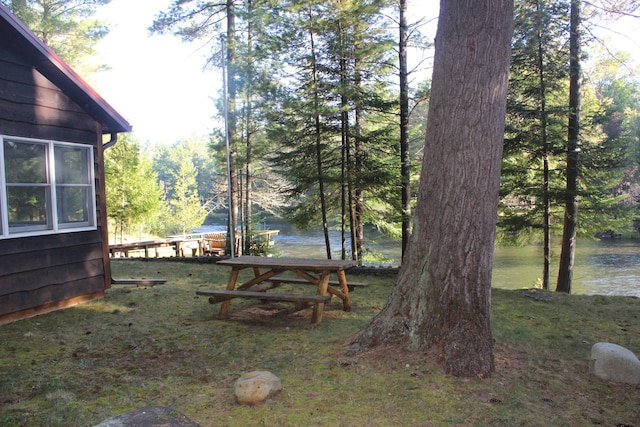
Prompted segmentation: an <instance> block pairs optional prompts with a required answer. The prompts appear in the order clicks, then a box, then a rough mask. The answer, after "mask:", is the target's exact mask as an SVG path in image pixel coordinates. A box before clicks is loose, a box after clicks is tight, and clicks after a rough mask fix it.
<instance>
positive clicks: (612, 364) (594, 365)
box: [589, 342, 640, 384]
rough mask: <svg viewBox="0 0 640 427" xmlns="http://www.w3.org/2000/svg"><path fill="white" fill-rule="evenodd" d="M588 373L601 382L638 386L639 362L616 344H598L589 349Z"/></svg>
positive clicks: (639, 380) (630, 352) (639, 382)
mask: <svg viewBox="0 0 640 427" xmlns="http://www.w3.org/2000/svg"><path fill="white" fill-rule="evenodd" d="M589 372H590V373H592V374H593V375H595V376H597V377H598V378H601V379H603V380H608V381H614V382H620V383H627V384H640V360H638V357H637V356H636V355H635V354H633V352H632V351H631V350H628V349H626V348H624V347H622V346H619V345H617V344H611V343H607V342H599V343H596V344H594V345H593V347H591V358H590V360H589Z"/></svg>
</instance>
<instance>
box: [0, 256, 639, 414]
mask: <svg viewBox="0 0 640 427" xmlns="http://www.w3.org/2000/svg"><path fill="white" fill-rule="evenodd" d="M113 272H114V276H115V277H116V278H123V279H124V278H165V279H167V280H168V281H167V283H166V284H164V285H157V286H153V287H149V286H147V287H135V286H120V285H118V286H114V287H113V288H112V289H110V290H109V291H108V292H107V296H106V297H105V298H104V299H102V300H98V301H93V302H89V303H86V304H82V305H80V306H77V307H73V308H70V309H66V310H62V311H57V312H53V313H49V314H46V315H42V316H38V317H34V318H31V319H26V320H23V321H19V322H15V323H11V324H7V325H4V326H0V425H2V426H7V427H9V426H38V427H41V426H83V427H85V426H90V425H94V424H98V423H99V422H101V421H103V420H105V419H107V418H109V417H111V416H114V415H117V414H120V413H123V412H126V411H129V410H132V409H136V408H139V407H142V406H146V405H161V406H170V407H172V408H174V409H177V410H179V411H181V412H183V413H184V414H186V415H187V416H188V417H190V418H191V419H192V420H194V421H195V422H198V423H199V424H200V425H202V426H203V427H205V426H261V425H264V426H516V425H519V426H550V425H553V426H588V425H604V426H616V425H635V426H640V406H639V405H638V402H640V387H638V386H629V385H623V384H615V383H609V382H605V381H601V380H599V379H597V378H595V377H593V376H591V375H590V374H589V373H588V360H587V359H588V355H589V351H590V348H591V346H592V345H593V344H594V343H596V342H599V341H609V342H614V343H617V344H620V345H623V346H625V347H627V348H629V349H631V350H632V351H635V352H636V354H637V353H638V352H640V320H639V319H638V316H639V315H640V300H639V299H637V298H632V297H601V296H591V297H589V296H568V295H557V294H552V297H553V301H551V302H542V301H535V300H533V299H531V298H527V297H525V296H523V295H522V293H521V292H520V291H509V290H494V292H493V328H494V337H495V339H496V351H495V354H496V367H497V369H496V373H495V374H494V375H493V376H492V377H491V378H488V379H484V380H470V379H459V378H453V377H449V376H446V375H444V374H443V372H442V371H441V369H440V368H439V367H438V366H437V364H435V363H433V362H432V361H431V360H432V359H431V358H429V357H424V355H420V354H411V353H409V354H402V353H397V352H395V351H394V350H390V349H386V350H385V349H380V350H377V351H372V352H369V353H366V354H363V355H359V356H347V355H345V353H344V349H345V346H346V344H347V343H348V342H349V337H350V336H352V335H353V334H354V333H355V332H356V331H358V329H359V328H361V327H362V326H363V325H364V324H365V323H366V322H367V321H368V320H369V319H370V318H371V317H372V316H373V315H374V314H375V313H377V312H378V311H380V310H381V309H382V307H383V306H384V303H385V301H386V299H387V297H388V295H389V292H390V291H391V288H392V286H393V278H389V277H376V276H364V277H358V278H357V279H356V280H357V281H364V282H367V283H369V287H368V288H366V289H359V290H356V291H354V292H353V293H352V305H353V310H352V311H351V312H349V313H347V312H343V311H342V310H341V304H340V303H338V302H332V303H331V304H329V305H328V307H327V308H326V310H325V315H324V318H323V321H322V323H321V324H320V325H318V326H312V325H311V323H310V319H311V312H310V310H309V309H307V310H302V311H299V312H295V311H294V310H293V309H292V307H293V305H292V304H273V303H270V304H265V303H260V302H257V301H254V300H234V301H233V302H232V303H231V308H230V318H229V319H227V320H220V319H217V309H218V306H217V305H216V306H214V305H210V304H209V303H208V302H207V299H206V298H205V297H197V296H196V295H195V291H196V290H198V289H202V288H208V287H224V285H225V283H226V280H227V278H228V273H229V271H228V269H227V268H221V267H218V266H215V265H213V264H199V263H182V262H175V261H166V260H165V261H159V260H154V261H148V262H145V261H141V260H118V261H114V262H113ZM256 369H265V370H270V371H272V372H273V373H275V374H276V375H277V376H279V377H280V378H281V380H282V383H283V386H284V391H283V393H281V394H280V395H278V396H277V397H275V398H274V399H272V400H269V401H267V403H266V404H264V405H260V406H256V407H243V406H239V405H237V404H236V403H235V400H234V396H233V383H234V381H235V380H236V379H237V378H238V377H239V376H241V375H242V374H243V373H245V372H248V371H251V370H256Z"/></svg>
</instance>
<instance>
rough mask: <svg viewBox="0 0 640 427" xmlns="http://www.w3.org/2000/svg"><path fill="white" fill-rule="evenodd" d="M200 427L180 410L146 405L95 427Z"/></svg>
mask: <svg viewBox="0 0 640 427" xmlns="http://www.w3.org/2000/svg"><path fill="white" fill-rule="evenodd" d="M157 426H163V427H200V425H199V424H196V423H194V422H193V421H191V420H190V419H189V418H187V417H186V416H185V415H183V414H181V413H180V412H178V411H176V410H174V409H171V408H166V407H163V406H145V407H144V408H140V409H136V410H135V411H131V412H127V413H125V414H121V415H118V416H116V417H113V418H109V419H108V420H106V421H103V422H101V423H100V424H98V425H95V426H94V427H157Z"/></svg>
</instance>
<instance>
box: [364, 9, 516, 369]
mask: <svg viewBox="0 0 640 427" xmlns="http://www.w3.org/2000/svg"><path fill="white" fill-rule="evenodd" d="M512 27H513V1H512V0H442V1H441V3H440V18H439V22H438V30H437V34H436V51H435V58H434V69H433V78H432V93H431V100H430V105H429V114H428V117H429V123H428V124H427V136H426V144H425V156H424V161H423V165H422V171H423V174H422V177H421V182H420V188H419V192H418V202H417V203H418V204H417V207H416V212H415V215H416V216H415V219H414V228H413V234H412V236H411V241H410V245H409V248H408V251H407V254H406V257H405V261H404V262H403V264H402V267H401V270H400V274H399V277H398V279H397V282H396V286H395V287H394V291H393V293H392V295H391V297H390V299H389V301H388V302H387V305H386V307H385V308H384V309H383V311H382V312H381V313H380V314H379V315H378V316H376V317H375V318H374V319H373V320H372V321H371V322H370V323H369V324H368V325H366V326H365V328H364V329H363V330H362V331H360V333H359V334H358V335H357V337H356V340H355V343H354V344H356V345H359V346H360V347H365V348H366V347H373V346H376V345H381V344H396V345H399V346H407V345H408V346H409V348H412V349H415V350H428V349H434V350H438V351H439V352H440V353H439V356H440V357H441V360H442V363H443V367H444V369H445V371H446V372H447V373H450V374H453V375H456V376H468V377H476V376H479V377H482V376H487V375H489V374H491V372H492V371H493V370H494V359H493V336H492V333H491V322H490V319H491V314H490V311H491V269H492V262H493V243H494V239H495V229H496V219H497V207H498V187H499V181H500V168H501V158H502V144H503V136H504V123H505V110H506V95H507V83H508V75H509V60H510V51H511V49H510V48H511V32H512Z"/></svg>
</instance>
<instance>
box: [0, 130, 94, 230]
mask: <svg viewBox="0 0 640 427" xmlns="http://www.w3.org/2000/svg"><path fill="white" fill-rule="evenodd" d="M5 141H15V142H19V143H20V142H22V143H31V144H41V145H44V146H45V147H46V148H45V162H46V176H47V183H46V184H43V187H45V188H46V191H47V194H46V206H45V211H46V215H47V221H46V225H44V226H43V227H44V228H40V227H37V226H35V227H31V226H25V227H20V229H19V230H16V229H15V228H14V229H12V228H10V227H9V210H8V207H9V202H8V198H7V182H6V179H7V178H6V176H7V175H6V173H5V157H4V145H5ZM56 147H70V148H75V149H82V150H86V152H87V156H86V161H87V162H88V164H87V165H85V166H86V168H87V172H88V175H89V176H88V180H89V183H88V184H69V183H61V184H58V183H57V182H56V162H55V148H56ZM69 187H80V188H84V189H87V190H89V193H90V194H89V195H88V200H87V209H88V210H89V211H88V212H87V221H82V222H71V223H66V222H60V218H59V217H58V206H57V205H58V197H57V192H58V189H59V188H69ZM95 201H96V183H95V170H94V155H93V146H91V145H87V144H76V143H70V142H61V141H53V140H43V139H34V138H23V137H15V136H9V135H0V240H1V239H11V238H14V239H15V238H20V237H30V236H41V235H49V234H61V233H72V232H78V231H91V230H96V229H97V228H98V226H97V224H98V221H97V217H96V202H95Z"/></svg>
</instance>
